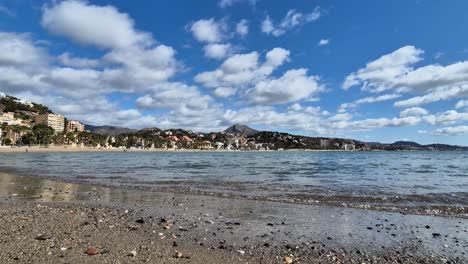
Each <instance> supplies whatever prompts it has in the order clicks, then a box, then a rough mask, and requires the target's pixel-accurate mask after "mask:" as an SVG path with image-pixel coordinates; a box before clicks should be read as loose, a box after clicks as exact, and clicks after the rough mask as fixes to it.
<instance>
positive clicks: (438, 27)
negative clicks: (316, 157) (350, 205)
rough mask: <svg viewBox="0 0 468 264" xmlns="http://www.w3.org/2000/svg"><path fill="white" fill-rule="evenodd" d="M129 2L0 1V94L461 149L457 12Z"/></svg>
mask: <svg viewBox="0 0 468 264" xmlns="http://www.w3.org/2000/svg"><path fill="white" fill-rule="evenodd" d="M140 2H141V3H140ZM140 2H139V3H138V4H136V2H134V1H84V0H83V1H79V0H68V1H32V0H4V1H2V3H0V49H2V52H1V54H0V92H3V93H7V94H11V95H15V96H19V97H22V98H24V99H27V100H31V101H36V102H41V103H44V104H47V105H49V106H50V107H52V109H53V110H54V111H55V112H57V113H61V114H63V115H66V116H67V117H69V118H71V119H77V120H80V121H82V122H85V123H90V124H109V125H118V126H127V127H134V128H142V127H161V128H170V127H180V128H185V129H193V130H197V131H219V130H222V129H224V128H225V127H227V126H229V125H231V124H234V123H244V124H247V125H250V126H252V127H255V128H257V129H268V130H279V131H286V132H292V133H298V134H304V135H309V136H336V137H349V138H355V139H360V140H364V141H382V142H392V141H396V140H414V141H418V142H421V143H433V142H440V143H450V144H463V145H468V136H467V135H468V61H467V59H468V16H466V15H465V12H466V10H468V2H466V1H461V0H460V1H450V4H447V3H445V2H442V1H420V0H418V1H417V0H406V1H385V2H384V1H310V0H309V1H300V0H296V1H266V0H256V1H255V0H216V1H215V0H213V1H197V2H196V1H181V0H173V1H145V3H143V2H142V1H140ZM182 7H183V8H182Z"/></svg>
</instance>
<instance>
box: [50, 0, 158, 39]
mask: <svg viewBox="0 0 468 264" xmlns="http://www.w3.org/2000/svg"><path fill="white" fill-rule="evenodd" d="M41 25H42V26H43V27H44V28H46V29H47V30H48V31H49V32H51V33H53V34H56V35H60V36H65V37H68V38H70V39H72V40H74V41H76V42H78V43H81V44H85V45H94V46H98V47H101V48H125V47H128V46H131V45H136V44H143V45H149V44H150V43H151V42H152V38H151V35H150V34H148V33H143V32H139V31H137V30H135V28H134V21H133V20H132V19H131V18H130V17H129V16H128V15H127V14H125V13H121V12H119V10H117V8H115V7H113V6H97V5H91V4H89V3H87V2H85V1H79V0H68V1H62V2H59V3H56V4H54V5H52V6H49V7H48V6H46V7H45V8H44V10H43V15H42V20H41Z"/></svg>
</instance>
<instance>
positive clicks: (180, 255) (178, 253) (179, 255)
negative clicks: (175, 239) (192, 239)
mask: <svg viewBox="0 0 468 264" xmlns="http://www.w3.org/2000/svg"><path fill="white" fill-rule="evenodd" d="M183 256H184V255H182V253H180V252H179V251H176V253H175V254H174V258H182V257H183Z"/></svg>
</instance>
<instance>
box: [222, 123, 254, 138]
mask: <svg viewBox="0 0 468 264" xmlns="http://www.w3.org/2000/svg"><path fill="white" fill-rule="evenodd" d="M224 132H226V133H231V134H242V135H246V136H251V135H254V134H257V133H258V132H260V131H258V130H255V129H253V128H250V127H248V126H246V125H240V124H235V125H233V126H231V127H229V128H227V129H226V130H224Z"/></svg>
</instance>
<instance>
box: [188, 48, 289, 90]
mask: <svg viewBox="0 0 468 264" xmlns="http://www.w3.org/2000/svg"><path fill="white" fill-rule="evenodd" d="M289 54H290V52H289V51H288V50H285V49H282V48H274V49H272V50H271V51H269V52H268V53H267V54H266V56H265V62H264V63H263V64H260V63H259V54H258V53H257V52H251V53H245V54H236V55H233V56H231V57H229V58H228V59H226V60H225V61H224V62H223V64H222V65H221V66H220V67H219V68H218V69H216V70H214V71H209V72H203V73H200V74H197V75H196V76H195V81H196V82H198V83H201V84H203V85H204V86H206V87H210V88H217V87H233V88H239V87H243V86H247V85H249V84H252V83H255V82H256V81H257V82H258V80H262V79H263V78H264V77H265V76H268V75H270V74H271V73H272V72H273V71H274V70H275V69H276V68H277V67H279V66H280V65H282V64H283V63H284V62H285V61H287V60H288V58H289Z"/></svg>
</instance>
